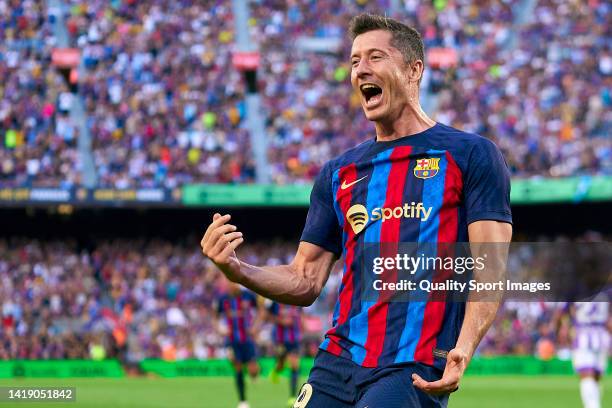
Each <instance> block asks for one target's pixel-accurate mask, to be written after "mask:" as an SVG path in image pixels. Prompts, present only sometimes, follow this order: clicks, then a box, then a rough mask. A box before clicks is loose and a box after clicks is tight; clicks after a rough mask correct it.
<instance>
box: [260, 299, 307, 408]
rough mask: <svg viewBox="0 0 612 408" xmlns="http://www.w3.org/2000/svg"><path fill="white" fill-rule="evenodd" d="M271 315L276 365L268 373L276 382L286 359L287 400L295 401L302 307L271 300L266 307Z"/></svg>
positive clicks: (298, 368)
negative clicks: (276, 350) (287, 378)
mask: <svg viewBox="0 0 612 408" xmlns="http://www.w3.org/2000/svg"><path fill="white" fill-rule="evenodd" d="M268 313H269V315H270V316H271V317H270V319H269V320H271V321H272V322H273V323H274V332H273V334H272V339H273V340H274V342H275V343H276V344H277V346H278V355H277V357H276V365H275V366H274V368H273V369H272V372H271V373H270V379H271V380H272V382H273V383H277V382H278V375H279V373H280V372H281V371H282V370H283V368H285V360H288V362H289V367H290V368H291V378H290V380H289V401H291V404H290V405H292V404H293V402H294V401H295V395H296V393H297V381H298V376H299V370H300V341H301V339H302V308H300V307H297V306H293V305H283V304H281V303H277V302H272V303H271V304H270V306H269V307H268Z"/></svg>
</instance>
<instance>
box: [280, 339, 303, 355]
mask: <svg viewBox="0 0 612 408" xmlns="http://www.w3.org/2000/svg"><path fill="white" fill-rule="evenodd" d="M280 349H281V350H282V353H279V354H281V355H285V354H291V353H294V354H297V353H299V352H300V343H298V342H289V341H286V342H284V343H283V345H282V346H281V347H280Z"/></svg>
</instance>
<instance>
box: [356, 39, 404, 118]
mask: <svg viewBox="0 0 612 408" xmlns="http://www.w3.org/2000/svg"><path fill="white" fill-rule="evenodd" d="M391 38H392V34H391V33H390V32H389V31H385V30H374V31H368V32H367V33H363V34H360V35H358V36H357V37H356V38H355V40H354V41H353V47H352V49H351V67H352V68H351V84H352V85H353V89H354V90H355V92H358V93H359V95H360V97H361V106H362V107H363V111H364V113H365V115H366V118H367V119H368V120H371V121H376V122H378V121H387V120H393V119H394V118H395V117H396V116H399V114H400V113H401V112H402V110H403V108H404V107H405V106H406V104H408V97H407V92H406V86H407V84H408V83H409V82H408V78H407V75H406V72H407V71H408V66H407V64H406V63H405V62H404V58H403V55H402V53H401V52H400V51H399V50H398V49H397V48H395V47H393V46H392V45H391Z"/></svg>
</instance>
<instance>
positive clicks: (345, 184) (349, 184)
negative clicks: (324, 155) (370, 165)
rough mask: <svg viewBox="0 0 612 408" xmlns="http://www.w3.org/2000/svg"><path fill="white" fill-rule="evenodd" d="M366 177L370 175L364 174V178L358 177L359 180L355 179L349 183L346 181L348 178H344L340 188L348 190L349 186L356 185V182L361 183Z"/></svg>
mask: <svg viewBox="0 0 612 408" xmlns="http://www.w3.org/2000/svg"><path fill="white" fill-rule="evenodd" d="M366 177H368V176H363V177H362V178H360V179H357V180H355V181H351V182H350V183H347V182H346V180H344V181H343V182H342V185H341V186H340V189H341V190H346V189H347V188H349V187H350V186H352V185H354V184H357V183H359V182H360V181H361V180H363V179H364V178H366Z"/></svg>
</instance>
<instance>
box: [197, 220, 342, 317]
mask: <svg viewBox="0 0 612 408" xmlns="http://www.w3.org/2000/svg"><path fill="white" fill-rule="evenodd" d="M230 218H231V216H230V215H229V214H226V215H223V216H221V215H220V214H215V215H214V216H213V222H212V223H211V224H210V225H209V227H208V228H207V230H206V232H205V233H204V237H203V238H202V241H201V243H200V244H201V246H202V252H203V253H204V255H205V256H207V257H208V258H210V260H212V261H213V262H214V264H215V265H216V266H217V267H218V268H219V269H220V270H221V271H222V272H223V273H224V274H225V276H227V278H228V279H229V280H231V281H232V282H236V283H239V284H241V285H243V286H245V287H247V288H249V289H251V290H252V291H254V292H256V293H259V294H260V295H262V296H264V297H267V298H269V299H272V300H275V301H277V302H280V303H285V304H292V305H298V306H309V305H311V304H312V303H313V302H314V301H315V299H316V298H317V297H318V296H319V294H320V293H321V290H322V289H323V286H325V283H326V282H327V278H328V277H329V274H330V271H331V269H332V267H333V265H334V262H335V261H336V255H335V254H334V253H333V252H330V251H328V250H326V249H324V248H322V247H320V246H318V245H314V244H311V243H309V242H305V241H302V242H300V245H299V247H298V250H297V253H296V254H295V257H294V258H293V261H292V262H291V263H290V264H288V265H279V266H255V265H249V264H248V263H246V262H243V261H241V260H239V259H238V257H237V256H236V252H235V249H236V248H237V247H238V246H239V245H240V244H242V242H244V238H243V237H242V233H241V232H239V231H237V228H236V226H235V225H232V224H228V222H229V220H230Z"/></svg>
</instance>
